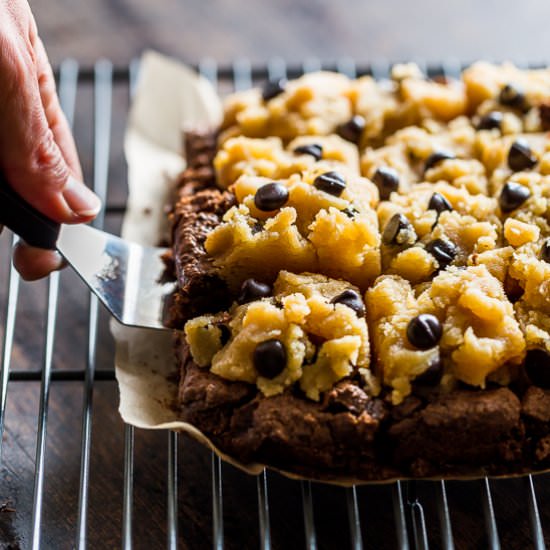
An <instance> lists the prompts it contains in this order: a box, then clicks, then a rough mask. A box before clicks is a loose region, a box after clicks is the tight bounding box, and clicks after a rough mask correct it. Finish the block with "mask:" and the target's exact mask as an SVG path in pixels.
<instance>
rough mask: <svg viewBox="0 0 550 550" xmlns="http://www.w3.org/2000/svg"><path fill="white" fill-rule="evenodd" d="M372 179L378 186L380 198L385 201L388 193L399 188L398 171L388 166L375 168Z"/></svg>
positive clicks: (388, 196)
mask: <svg viewBox="0 0 550 550" xmlns="http://www.w3.org/2000/svg"><path fill="white" fill-rule="evenodd" d="M372 181H373V182H374V184H375V185H376V187H378V192H379V193H380V200H383V201H387V200H388V199H389V198H390V195H391V194H392V193H393V192H394V191H397V189H398V188H399V175H398V173H397V172H396V171H395V170H394V169H393V168H390V167H388V166H381V167H380V168H378V169H377V170H376V172H375V173H374V176H373V177H372Z"/></svg>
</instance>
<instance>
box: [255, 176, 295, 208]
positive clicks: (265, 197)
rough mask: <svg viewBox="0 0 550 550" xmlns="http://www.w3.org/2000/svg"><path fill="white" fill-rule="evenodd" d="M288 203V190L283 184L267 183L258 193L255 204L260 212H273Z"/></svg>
mask: <svg viewBox="0 0 550 550" xmlns="http://www.w3.org/2000/svg"><path fill="white" fill-rule="evenodd" d="M287 201H288V189H287V188H286V187H285V186H284V185H283V184H281V183H275V182H274V183H266V184H265V185H262V186H261V187H260V188H258V190H257V191H256V194H255V195H254V204H255V206H256V208H257V209H258V210H262V211H263V212H271V211H273V210H277V208H281V206H284V205H285V204H286V203H287Z"/></svg>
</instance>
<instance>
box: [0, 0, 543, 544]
mask: <svg viewBox="0 0 550 550" xmlns="http://www.w3.org/2000/svg"><path fill="white" fill-rule="evenodd" d="M32 7H33V9H34V12H35V14H36V17H37V20H38V23H39V27H40V32H41V34H42V37H43V39H44V41H45V43H46V46H47V48H48V50H49V52H50V56H51V59H52V60H53V62H54V63H58V62H59V61H61V60H62V59H63V58H64V57H66V56H73V57H75V58H77V59H78V60H79V61H80V62H82V63H84V64H89V63H92V62H93V61H95V60H96V59H97V58H98V57H101V56H106V57H109V58H111V59H112V60H113V61H114V62H115V63H117V64H125V63H127V62H128V61H129V60H130V59H132V58H133V57H134V56H136V55H137V54H139V53H140V52H141V51H142V50H143V49H144V48H145V47H154V48H157V49H160V50H163V51H165V52H168V53H171V54H173V55H175V56H177V57H179V58H182V59H185V60H188V61H192V62H195V61H198V60H200V59H202V58H204V57H207V56H212V57H215V58H216V59H218V60H220V61H222V62H228V61H230V60H232V59H234V58H236V57H239V56H247V57H249V58H250V59H252V60H253V61H256V62H265V61H266V60H267V59H268V58H270V57H272V56H274V55H280V56H282V57H283V58H285V59H287V60H289V61H292V62H299V61H302V60H304V59H306V58H308V57H310V56H315V57H318V58H320V59H323V60H326V61H333V60H335V59H337V58H339V57H341V56H344V55H350V56H353V57H354V58H356V59H357V60H359V61H362V62H364V61H368V60H371V59H375V58H377V57H381V56H383V57H387V58H390V59H410V58H418V57H422V58H425V59H427V60H428V61H430V60H433V61H435V60H441V58H443V57H448V56H455V57H458V58H460V59H473V58H476V57H480V56H489V57H492V58H499V59H500V58H506V57H509V58H513V59H519V60H522V59H523V60H525V59H530V60H535V61H538V60H540V59H543V58H544V57H545V56H544V54H543V53H541V52H544V51H550V34H549V33H547V32H546V28H545V27H546V22H547V21H548V19H549V16H550V4H547V3H542V2H536V1H535V0H526V1H525V2H523V3H517V2H511V1H510V0H503V1H501V2H498V3H497V2H496V1H492V2H483V3H482V2H476V1H474V0H465V1H464V2H461V3H458V2H455V3H442V2H436V1H435V0H426V1H423V2H414V3H411V2H406V1H405V0H386V1H385V2H382V1H381V0H375V1H372V2H368V3H366V2H365V3H357V2H353V1H352V0H341V1H340V2H338V3H336V2H330V1H328V0H320V1H318V2H315V3H312V2H307V1H305V0H300V1H294V2H291V1H290V0H283V1H282V2H277V3H274V2H271V3H268V2H255V3H251V2H245V0H231V1H230V0H215V1H212V2H200V1H198V0H193V1H188V2H175V1H174V0H157V1H155V2H153V1H146V0H132V1H130V0H93V1H88V2H84V1H80V2H74V0H33V1H32ZM527 13H528V14H529V26H528V28H527V26H525V27H524V28H517V26H518V23H517V22H518V21H519V20H521V19H522V18H524V17H525V14H527ZM259 23H261V24H259ZM510 36H513V40H512V39H511V38H510ZM127 96H128V90H127V87H126V86H125V85H122V84H121V85H118V86H117V87H116V88H115V90H114V95H113V109H114V111H113V127H112V147H111V157H110V173H109V181H110V187H109V196H108V203H109V204H122V203H123V201H124V199H125V196H126V185H125V175H126V169H125V166H124V162H123V158H122V137H123V131H124V126H125V123H126V111H127V107H128V102H127ZM75 133H76V137H77V142H78V146H79V150H80V152H81V157H82V164H83V168H84V171H85V175H86V180H87V181H89V182H91V181H93V93H92V88H91V86H90V85H82V86H81V87H80V91H79V95H78V100H77V112H76V119H75ZM106 223H107V227H108V228H109V229H110V230H112V231H117V230H118V229H119V226H120V216H117V215H109V216H107V220H106ZM9 247H10V242H9V235H7V234H3V235H2V236H0V258H1V261H0V336H2V335H3V331H4V310H5V304H6V288H7V276H8V256H9ZM46 293H47V283H46V282H39V283H33V284H26V283H25V284H23V283H22V286H21V292H20V297H19V304H18V315H17V325H16V337H15V342H14V349H13V354H12V360H11V367H12V369H14V370H33V369H38V368H40V367H41V364H42V360H43V353H44V327H45V318H46V317H45V311H46ZM88 302H89V296H88V293H87V291H86V290H85V289H84V287H83V285H82V284H81V283H80V281H79V280H78V279H77V278H76V276H75V275H74V274H72V273H71V272H69V271H67V272H65V273H63V275H62V277H61V293H60V300H59V305H58V323H57V329H56V341H55V350H54V368H63V369H83V368H85V365H86V355H87V338H88ZM107 320H108V319H107V316H106V314H104V313H102V315H101V319H100V324H99V335H98V346H97V356H96V358H97V361H96V366H97V368H101V369H106V368H111V367H112V354H113V343H112V339H111V336H110V334H109V331H108V326H107ZM39 391H40V384H39V382H12V383H10V386H9V393H8V401H7V414H6V430H5V434H4V441H3V456H2V460H1V463H0V548H2V549H8V548H9V549H16V548H28V547H29V543H30V537H31V519H32V502H33V481H34V467H35V448H36V426H37V414H38V401H39ZM93 399H94V401H93V404H94V406H93V431H92V453H91V466H90V493H89V511H88V543H89V544H88V547H89V548H94V549H95V548H97V549H101V550H103V549H111V548H113V549H114V548H119V547H120V545H121V530H122V528H121V519H122V501H123V447H124V426H123V424H122V422H121V420H120V417H119V415H118V412H117V405H118V395H117V388H116V383H115V382H108V381H106V382H97V383H96V384H95V386H94V396H93ZM82 404H83V385H82V383H81V382H54V383H52V388H51V395H50V406H49V416H48V424H47V426H48V437H47V445H46V463H45V473H46V478H45V485H44V509H43V520H42V543H43V548H46V549H50V548H51V549H56V550H57V549H65V548H66V549H69V548H72V547H73V546H74V542H75V536H76V522H77V506H78V494H79V473H80V454H81V450H80V445H81V421H82ZM178 452H179V470H178V472H179V479H178V494H179V498H178V504H179V515H178V527H179V535H180V536H179V547H180V548H183V549H197V548H198V549H202V548H208V547H210V546H211V545H212V502H211V494H212V487H211V455H210V453H209V452H207V451H206V450H205V449H203V448H202V447H201V446H200V445H198V444H197V443H195V442H193V441H191V440H190V439H189V438H187V437H180V438H179V447H178ZM166 479H167V434H166V433H165V432H148V431H142V430H136V432H135V477H134V493H133V495H134V507H133V521H134V530H133V542H134V548H137V549H141V548H143V549H156V548H164V547H165V546H166V542H165V541H166V514H167V506H166V492H167V485H166ZM268 479H269V484H268V486H269V504H270V518H271V528H272V531H271V532H272V542H273V548H275V549H285V550H286V549H293V548H303V547H304V542H305V538H304V536H305V534H304V523H303V510H302V502H301V488H300V485H299V484H298V483H296V482H292V481H289V480H287V479H285V478H282V477H281V476H278V475H276V474H271V473H270V474H269V476H268ZM491 486H492V489H493V499H494V505H495V512H496V517H497V525H498V529H499V534H500V536H501V542H502V546H503V548H507V549H524V548H529V547H531V546H532V534H531V531H530V523H529V513H528V506H527V498H528V491H527V486H526V482H525V480H510V481H504V482H503V481H500V482H492V484H491ZM535 486H536V488H537V495H538V498H539V510H540V512H541V519H542V522H543V526H544V530H545V535H546V536H547V540H546V542H547V544H550V538H548V537H549V536H550V476H538V477H536V478H535ZM438 488H439V486H438V484H436V483H430V482H426V483H419V484H417V488H416V489H417V496H418V498H419V501H420V502H421V503H422V505H423V507H424V513H425V517H426V524H427V527H428V537H429V542H430V545H431V547H432V548H438V547H441V544H442V543H441V528H440V517H439V514H438V508H437V495H438ZM393 490H394V489H393V486H372V487H361V488H359V489H358V491H357V495H358V501H359V510H360V519H361V529H362V537H363V543H364V547H365V548H371V549H389V548H396V547H397V538H396V531H395V519H394V515H393V500H392V497H393ZM223 491H224V499H223V505H224V528H225V530H224V533H225V542H226V547H227V548H229V549H235V550H237V549H239V550H240V549H244V550H246V549H252V548H257V547H258V545H259V527H258V521H259V520H258V505H257V491H256V479H255V478H252V477H250V476H247V475H245V474H243V473H241V472H239V471H237V470H236V469H235V468H233V467H231V466H227V465H224V467H223ZM447 491H448V498H449V507H450V514H451V520H452V525H453V530H454V539H455V544H456V548H457V549H464V550H470V549H478V548H479V549H482V548H486V547H487V546H488V540H487V530H486V527H485V523H484V516H483V508H482V485H481V483H480V482H450V483H448V484H447ZM313 496H314V514H315V526H316V534H317V540H318V547H319V548H320V549H332V548H345V547H349V545H350V535H349V527H348V513H347V501H346V492H345V490H343V489H340V488H335V487H330V486H326V485H322V484H313ZM547 533H548V535H547Z"/></svg>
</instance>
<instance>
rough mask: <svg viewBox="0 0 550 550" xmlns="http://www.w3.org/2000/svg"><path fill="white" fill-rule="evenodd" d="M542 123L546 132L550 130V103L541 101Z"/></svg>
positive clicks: (540, 115)
mask: <svg viewBox="0 0 550 550" xmlns="http://www.w3.org/2000/svg"><path fill="white" fill-rule="evenodd" d="M539 117H540V125H541V126H542V129H543V130H544V131H545V132H548V130H550V103H541V104H540V105H539Z"/></svg>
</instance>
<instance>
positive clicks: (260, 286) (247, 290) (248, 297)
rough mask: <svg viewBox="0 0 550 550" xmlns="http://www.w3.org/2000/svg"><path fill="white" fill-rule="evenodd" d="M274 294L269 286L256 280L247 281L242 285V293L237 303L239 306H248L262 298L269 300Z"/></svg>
mask: <svg viewBox="0 0 550 550" xmlns="http://www.w3.org/2000/svg"><path fill="white" fill-rule="evenodd" d="M272 292H273V290H272V288H271V287H270V286H269V285H266V284H265V283H262V282H260V281H256V279H247V280H246V281H244V283H243V284H242V285H241V293H240V294H239V297H238V298H237V302H238V303H239V304H247V303H248V302H253V301H254V300H259V299H260V298H267V297H268V296H271V293H272Z"/></svg>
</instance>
